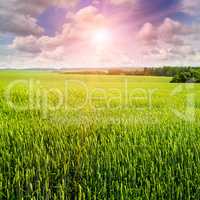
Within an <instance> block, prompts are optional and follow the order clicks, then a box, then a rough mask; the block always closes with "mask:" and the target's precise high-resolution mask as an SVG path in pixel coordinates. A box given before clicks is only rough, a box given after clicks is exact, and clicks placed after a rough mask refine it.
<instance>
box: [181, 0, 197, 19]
mask: <svg viewBox="0 0 200 200" xmlns="http://www.w3.org/2000/svg"><path fill="white" fill-rule="evenodd" d="M182 10H183V11H184V12H185V13H187V14H190V15H193V16H196V15H200V12H199V10H200V1H199V0H183V2H182Z"/></svg>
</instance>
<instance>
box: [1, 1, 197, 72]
mask: <svg viewBox="0 0 200 200" xmlns="http://www.w3.org/2000/svg"><path fill="white" fill-rule="evenodd" d="M199 9H200V1H199V0H34V1H33V0H7V1H3V2H1V4H0V68H49V67H51V68H52V67H53V68H76V67H78V68H80V67H140V66H150V67H152V66H164V65H165V66H166V65H171V66H188V65H189V66H199V65H200V42H199V41H200V12H199Z"/></svg>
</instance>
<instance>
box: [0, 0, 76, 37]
mask: <svg viewBox="0 0 200 200" xmlns="http://www.w3.org/2000/svg"><path fill="white" fill-rule="evenodd" d="M76 2H77V0H8V1H3V2H1V4H0V33H13V34H16V35H18V36H25V35H36V36H38V35H42V33H43V32H44V30H43V28H41V27H40V26H39V25H38V24H37V20H36V17H37V16H38V15H40V14H41V13H42V12H43V11H44V10H45V9H47V8H48V7H49V6H52V5H55V6H58V7H60V6H70V5H73V4H75V3H76Z"/></svg>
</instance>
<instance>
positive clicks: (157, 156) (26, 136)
mask: <svg viewBox="0 0 200 200" xmlns="http://www.w3.org/2000/svg"><path fill="white" fill-rule="evenodd" d="M170 80H171V78H170V77H142V76H137V77H136V76H103V75H70V74H63V73H58V72H42V71H1V72H0V199H77V200H81V199H83V200H84V199H88V200H91V199H113V200H115V199H122V200H125V199H130V200H134V199H137V200H145V199H147V200H148V199H155V200H157V199H163V200H164V199H165V200H166V199H173V200H174V199H200V90H199V89H200V85H199V84H172V83H169V82H170Z"/></svg>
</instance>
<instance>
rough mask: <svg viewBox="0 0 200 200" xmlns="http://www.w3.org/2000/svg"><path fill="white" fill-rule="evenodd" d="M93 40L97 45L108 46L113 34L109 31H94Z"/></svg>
mask: <svg viewBox="0 0 200 200" xmlns="http://www.w3.org/2000/svg"><path fill="white" fill-rule="evenodd" d="M92 40H93V43H94V44H96V45H106V44H108V43H110V41H111V32H110V31H109V30H108V29H98V30H96V31H94V33H93V38H92Z"/></svg>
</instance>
